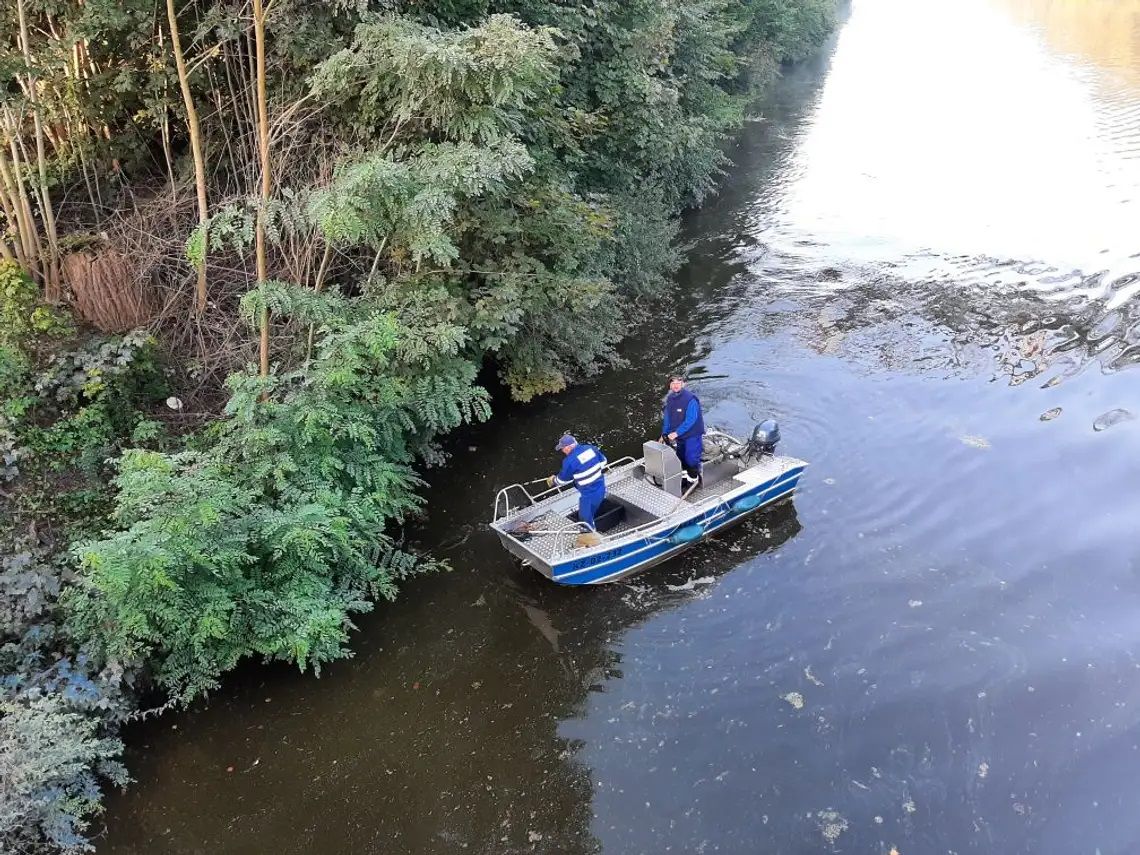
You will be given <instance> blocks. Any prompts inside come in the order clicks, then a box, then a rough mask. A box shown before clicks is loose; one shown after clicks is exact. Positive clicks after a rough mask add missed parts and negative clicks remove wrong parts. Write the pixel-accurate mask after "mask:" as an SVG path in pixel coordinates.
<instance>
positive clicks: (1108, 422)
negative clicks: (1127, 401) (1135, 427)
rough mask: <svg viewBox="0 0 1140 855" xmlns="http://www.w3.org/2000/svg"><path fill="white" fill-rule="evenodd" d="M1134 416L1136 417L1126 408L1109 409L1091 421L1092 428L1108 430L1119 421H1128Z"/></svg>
mask: <svg viewBox="0 0 1140 855" xmlns="http://www.w3.org/2000/svg"><path fill="white" fill-rule="evenodd" d="M1134 418H1136V416H1134V415H1132V413H1130V412H1129V411H1128V410H1124V409H1119V408H1118V409H1115V410H1109V411H1108V412H1107V413H1103V414H1101V415H1100V416H1098V417H1097V420H1096V421H1095V422H1093V430H1095V431H1102V430H1108V429H1109V428H1110V427H1115V426H1116V425H1118V424H1120V423H1121V422H1130V421H1132V420H1133V419H1134Z"/></svg>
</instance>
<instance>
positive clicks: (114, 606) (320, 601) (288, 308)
mask: <svg viewBox="0 0 1140 855" xmlns="http://www.w3.org/2000/svg"><path fill="white" fill-rule="evenodd" d="M261 306H270V307H272V309H273V311H274V312H275V313H277V314H279V315H284V314H288V313H291V312H295V313H296V315H297V316H298V318H304V319H306V320H308V321H310V322H312V323H316V324H318V331H317V332H318V336H317V341H316V347H315V350H314V353H313V355H312V359H311V361H310V362H309V364H308V365H307V366H306V367H302V368H298V369H295V370H291V371H284V372H282V373H279V374H276V375H274V376H273V377H271V378H270V379H269V381H267V382H266V381H262V380H261V379H259V378H258V377H257V376H256V375H255V374H253V373H244V374H237V375H234V376H233V377H231V378H230V381H229V386H230V389H231V393H232V397H231V399H230V402H229V404H228V406H227V408H226V415H227V417H226V420H225V422H223V423H222V425H221V426H220V429H219V430H218V431H217V434H216V442H215V444H214V445H213V446H212V447H210V448H208V449H207V450H204V451H201V452H183V453H180V454H173V455H167V454H160V453H157V452H142V451H131V452H128V453H126V454H124V455H123V457H122V458H121V460H120V462H119V472H118V475H117V477H116V479H115V486H116V488H117V490H118V499H117V504H116V508H115V512H114V523H115V526H116V530H115V531H114V532H111V533H109V534H108V535H107V536H106V537H105V538H103V539H102V540H99V541H94V542H89V543H86V544H82V545H80V546H78V547H77V548H76V555H77V557H78V559H79V560H80V562H81V564H82V574H81V579H80V587H79V588H77V589H73V590H72V591H70V592H69V593H68V594H67V595H66V602H67V603H68V606H69V611H70V613H71V627H72V630H73V632H74V633H75V634H76V636H77V637H78V638H80V639H82V640H83V641H84V642H85V643H87V644H89V645H90V646H91V648H92V649H93V650H95V651H97V653H98V656H99V661H101V662H121V663H142V662H149V663H150V664H151V667H152V669H153V672H154V676H155V677H156V679H157V680H158V682H159V683H160V684H161V685H162V686H163V687H164V688H165V689H167V690H168V691H170V692H171V693H172V694H173V695H174V696H175V697H178V698H181V699H184V700H188V699H190V698H192V697H195V696H197V695H199V694H201V693H203V692H206V691H209V690H210V689H211V688H212V687H214V686H215V685H216V683H217V679H218V677H219V676H220V675H221V674H222V673H223V672H224V671H226V670H228V669H229V668H232V667H233V666H234V664H236V663H237V661H238V660H240V659H241V658H242V657H244V656H248V655H259V656H263V657H266V658H270V659H283V660H289V661H293V662H295V663H296V664H297V665H298V666H299V667H301V668H313V669H314V670H319V668H320V665H321V664H322V663H323V662H327V661H329V660H332V659H336V658H339V657H341V656H344V655H345V643H346V641H347V638H348V632H349V630H350V629H351V627H352V623H351V619H350V616H351V615H352V614H353V613H356V612H361V611H365V610H367V609H368V608H370V600H372V599H374V598H375V597H378V596H382V597H389V598H390V597H392V596H394V595H395V592H396V589H397V586H398V584H399V582H400V581H401V580H403V579H404V578H406V577H407V576H408V575H409V574H411V573H413V572H419V571H422V570H425V569H431V568H432V567H433V566H434V565H431V564H430V563H428V562H417V561H416V560H415V559H413V558H412V557H411V556H409V555H407V554H405V553H403V552H402V551H401V550H400V549H399V548H398V546H397V545H396V544H395V543H394V541H393V540H392V539H391V537H390V535H389V534H388V531H387V530H388V526H389V525H390V524H391V522H393V521H399V520H401V519H403V518H404V517H405V516H406V515H407V514H408V513H410V512H412V511H414V510H416V509H417V508H418V507H419V500H418V499H417V498H416V496H415V493H414V490H415V488H416V487H417V485H418V484H419V481H418V479H417V478H416V476H415V474H414V473H413V471H412V469H411V464H412V463H413V462H414V460H415V459H416V455H417V454H418V453H419V452H420V451H421V449H422V448H424V447H425V445H426V443H427V442H428V441H429V440H430V438H431V437H433V436H435V435H436V434H438V433H441V432H444V431H447V430H450V429H452V428H454V427H456V426H457V425H459V424H461V423H462V422H464V421H470V420H474V419H480V418H485V417H486V416H487V415H488V408H487V399H486V393H485V392H484V391H483V390H482V389H480V388H478V387H477V386H475V385H474V380H475V373H476V367H475V366H474V365H473V364H470V363H464V362H463V360H462V359H460V358H459V357H457V355H456V352H455V348H454V347H452V346H448V345H444V346H440V347H437V348H435V349H425V348H424V347H423V344H422V342H423V340H424V336H423V335H422V334H420V332H419V331H417V330H415V329H407V328H404V327H402V326H401V325H400V324H399V323H398V321H397V320H396V318H395V316H394V315H393V313H391V312H384V311H380V310H379V309H378V308H377V306H376V304H375V303H374V301H373V300H371V299H369V298H361V299H357V300H347V299H345V298H343V297H340V296H339V295H336V294H323V295H317V294H313V293H312V292H311V291H305V290H302V289H298V288H294V287H291V286H288V285H284V284H283V283H270V284H268V285H267V286H265V287H264V288H261V289H258V290H257V291H255V292H253V293H252V294H251V295H250V296H249V297H248V298H247V300H246V301H245V303H244V311H245V313H246V314H247V315H256V314H258V313H259V310H260V307H261ZM434 336H435V340H437V341H446V340H447V337H446V336H443V337H441V336H440V335H439V333H438V331H436V332H435V333H434ZM265 394H268V399H266V400H262V398H263V395H265Z"/></svg>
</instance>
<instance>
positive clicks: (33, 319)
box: [0, 261, 72, 391]
mask: <svg viewBox="0 0 1140 855" xmlns="http://www.w3.org/2000/svg"><path fill="white" fill-rule="evenodd" d="M71 331H72V329H71V324H70V323H69V322H68V319H67V317H66V316H65V315H63V314H62V313H61V312H58V311H56V310H54V309H52V308H50V307H48V306H42V305H40V304H39V289H38V288H37V287H36V284H35V283H34V282H32V280H31V277H29V276H28V274H27V273H25V272H24V271H23V270H22V269H21V268H20V267H19V265H17V264H16V263H15V262H12V261H0V391H3V389H4V386H3V385H2V384H3V383H4V376H5V372H6V371H8V370H11V369H10V368H5V367H4V363H5V362H7V363H9V364H10V363H11V362H12V361H13V360H15V359H17V358H18V356H19V354H21V353H30V352H32V351H34V349H35V347H36V345H37V343H38V340H39V339H40V338H42V337H53V338H57V337H60V336H64V335H68V334H70V333H71Z"/></svg>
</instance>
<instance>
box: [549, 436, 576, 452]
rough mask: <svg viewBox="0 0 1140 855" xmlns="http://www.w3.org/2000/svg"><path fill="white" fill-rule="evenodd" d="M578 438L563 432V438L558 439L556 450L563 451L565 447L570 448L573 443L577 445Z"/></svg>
mask: <svg viewBox="0 0 1140 855" xmlns="http://www.w3.org/2000/svg"><path fill="white" fill-rule="evenodd" d="M577 444H578V440H576V439H574V437H572V436H571V435H570V434H568V433H567V434H563V435H562V439H560V440H558V445H556V446H554V450H555V451H561V450H562V449H564V448H569V447H570V446H572V445H577Z"/></svg>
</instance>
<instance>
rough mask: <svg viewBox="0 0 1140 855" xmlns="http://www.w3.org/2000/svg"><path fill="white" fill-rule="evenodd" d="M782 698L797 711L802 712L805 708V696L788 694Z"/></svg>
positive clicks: (795, 693)
mask: <svg viewBox="0 0 1140 855" xmlns="http://www.w3.org/2000/svg"><path fill="white" fill-rule="evenodd" d="M780 697H782V698H783V699H784V700H785V701H787V702H788V703H789V704H791V705H792V707H793V708H795V709H797V710H802V709H803V708H804V696H803V695H801V694H800V693H799V692H788V693H787V694H786V695H781V696H780Z"/></svg>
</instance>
